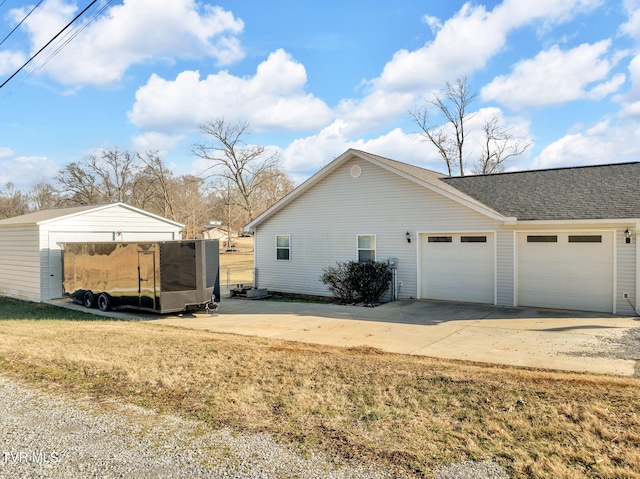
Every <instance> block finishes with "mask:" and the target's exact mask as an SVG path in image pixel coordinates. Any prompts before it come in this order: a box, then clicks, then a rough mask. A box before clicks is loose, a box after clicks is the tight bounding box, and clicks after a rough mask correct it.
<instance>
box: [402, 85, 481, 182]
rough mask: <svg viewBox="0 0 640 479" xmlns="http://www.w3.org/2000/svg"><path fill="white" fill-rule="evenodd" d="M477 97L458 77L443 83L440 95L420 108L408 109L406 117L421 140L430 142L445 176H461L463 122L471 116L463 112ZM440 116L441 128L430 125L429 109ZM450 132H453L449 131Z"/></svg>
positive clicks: (462, 167) (462, 165) (463, 166)
mask: <svg viewBox="0 0 640 479" xmlns="http://www.w3.org/2000/svg"><path fill="white" fill-rule="evenodd" d="M477 96H478V94H477V93H476V92H470V91H469V89H468V88H467V79H466V78H458V79H457V80H456V82H455V83H454V84H451V83H449V82H447V83H446V87H445V88H444V90H442V91H441V92H440V93H434V95H433V99H432V100H430V101H427V104H426V105H425V106H424V107H423V108H422V109H417V110H410V111H409V115H410V116H411V118H412V119H413V122H414V123H415V124H416V125H418V127H419V128H420V130H421V131H420V134H421V135H422V136H423V137H424V139H425V141H429V142H431V143H432V144H433V145H434V146H435V147H436V148H437V149H438V152H439V153H440V156H442V159H443V160H444V162H445V164H446V165H447V171H448V173H449V176H451V175H452V174H453V173H454V170H456V169H457V172H458V174H460V175H464V169H465V161H466V159H465V156H464V142H465V139H466V131H465V127H466V123H467V122H468V121H469V120H470V119H471V118H472V117H473V116H474V115H475V114H469V113H467V109H468V108H469V105H471V103H473V101H474V100H475V99H476V97H477ZM433 108H435V110H436V112H437V113H439V114H442V115H444V117H445V118H446V120H447V122H446V124H444V125H441V126H434V125H433V124H432V123H431V122H432V116H433V115H432V109H433ZM451 129H453V132H451V131H450V130H451Z"/></svg>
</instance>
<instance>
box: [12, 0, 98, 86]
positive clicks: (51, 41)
mask: <svg viewBox="0 0 640 479" xmlns="http://www.w3.org/2000/svg"><path fill="white" fill-rule="evenodd" d="M97 1H98V0H93V1H92V2H91V3H90V4H89V5H87V6H86V7H85V8H84V9H83V10H82V11H81V12H80V13H78V14H77V15H76V16H75V17H74V18H73V20H71V21H70V22H69V23H67V24H66V25H65V26H64V28H63V29H62V30H60V31H59V32H58V33H57V34H56V35H55V36H54V37H53V38H52V39H51V40H49V41H48V42H47V43H46V44H45V45H44V46H43V47H42V48H41V49H40V50H38V51H37V52H36V53H34V54H33V55H31V58H29V59H28V60H27V61H26V62H25V63H24V64H23V65H22V66H21V67H20V68H18V69H17V70H16V71H15V73H14V74H13V75H11V76H10V77H9V78H7V79H6V80H5V81H4V83H2V85H0V89H2V88H3V87H4V86H5V85H6V84H7V83H9V82H10V81H11V80H12V79H13V78H14V77H15V76H16V75H17V74H18V73H20V72H21V71H22V70H23V69H24V68H25V67H26V66H27V65H28V64H29V63H31V61H32V60H33V59H34V58H35V57H37V56H38V55H39V54H40V53H42V51H43V50H44V49H45V48H47V47H48V46H49V45H51V43H53V42H54V41H55V40H56V39H57V38H58V37H59V36H60V35H62V33H64V31H65V30H66V29H67V28H69V27H70V26H71V25H73V24H74V23H75V22H76V20H78V19H79V18H80V17H81V16H82V15H84V12H86V11H87V10H89V8H91V7H92V6H93V5H94V4H95V3H96V2H97Z"/></svg>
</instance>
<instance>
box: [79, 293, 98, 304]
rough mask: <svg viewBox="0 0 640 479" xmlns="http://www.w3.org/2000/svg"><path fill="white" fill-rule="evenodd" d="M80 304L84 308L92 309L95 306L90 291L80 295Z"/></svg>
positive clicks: (94, 300)
mask: <svg viewBox="0 0 640 479" xmlns="http://www.w3.org/2000/svg"><path fill="white" fill-rule="evenodd" d="M82 304H84V307H85V308H93V307H94V306H95V304H96V298H94V297H93V293H92V292H91V291H85V292H84V294H83V295H82Z"/></svg>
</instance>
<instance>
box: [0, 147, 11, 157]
mask: <svg viewBox="0 0 640 479" xmlns="http://www.w3.org/2000/svg"><path fill="white" fill-rule="evenodd" d="M13 155H14V153H13V150H12V149H11V148H8V147H6V146H5V147H0V159H1V158H10V157H12V156H13Z"/></svg>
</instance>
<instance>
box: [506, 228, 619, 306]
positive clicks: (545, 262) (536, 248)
mask: <svg viewBox="0 0 640 479" xmlns="http://www.w3.org/2000/svg"><path fill="white" fill-rule="evenodd" d="M518 304H519V305H520V306H537V307H547V308H562V309H576V310H583V311H600V312H608V313H611V312H612V311H613V233H611V232H597V233H593V232H572V233H548V234H547V233H543V234H525V233H520V234H519V235H518Z"/></svg>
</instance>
